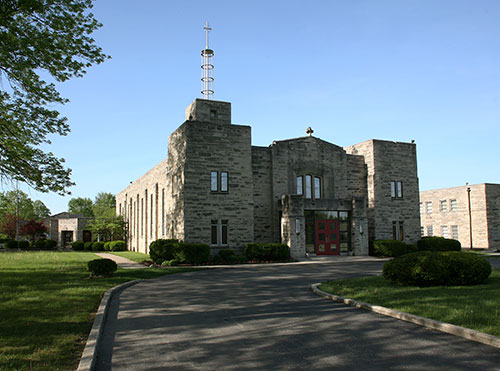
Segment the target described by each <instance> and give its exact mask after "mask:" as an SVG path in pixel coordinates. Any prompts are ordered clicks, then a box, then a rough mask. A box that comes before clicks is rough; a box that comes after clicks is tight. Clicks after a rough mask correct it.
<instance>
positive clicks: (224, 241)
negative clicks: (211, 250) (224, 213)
mask: <svg viewBox="0 0 500 371" xmlns="http://www.w3.org/2000/svg"><path fill="white" fill-rule="evenodd" d="M220 242H221V245H227V220H222V221H221V241H220Z"/></svg>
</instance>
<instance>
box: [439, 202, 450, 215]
mask: <svg viewBox="0 0 500 371" xmlns="http://www.w3.org/2000/svg"><path fill="white" fill-rule="evenodd" d="M439 211H441V212H443V213H445V212H447V211H448V201H446V200H441V201H439Z"/></svg>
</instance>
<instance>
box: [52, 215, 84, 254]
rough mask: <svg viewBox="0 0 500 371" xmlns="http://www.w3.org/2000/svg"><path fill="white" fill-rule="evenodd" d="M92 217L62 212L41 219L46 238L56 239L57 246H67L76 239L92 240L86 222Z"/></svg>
mask: <svg viewBox="0 0 500 371" xmlns="http://www.w3.org/2000/svg"><path fill="white" fill-rule="evenodd" d="M92 219H93V218H86V217H84V216H83V215H81V214H71V213H68V212H62V213H59V214H55V215H52V216H50V217H48V218H45V219H44V220H43V224H45V226H46V227H47V233H48V238H50V239H52V240H55V241H57V246H58V247H69V246H71V243H72V242H73V241H76V240H81V241H84V242H88V241H92V232H90V231H89V230H88V229H87V224H88V223H89V221H90V220H92Z"/></svg>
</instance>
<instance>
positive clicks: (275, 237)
mask: <svg viewBox="0 0 500 371" xmlns="http://www.w3.org/2000/svg"><path fill="white" fill-rule="evenodd" d="M416 170H417V166H416V149H415V145H414V144H410V143H395V142H387V141H379V140H371V141H367V142H364V143H361V144H359V145H356V146H351V147H348V148H345V149H344V148H342V147H339V146H336V145H334V144H331V143H328V142H326V141H323V140H321V139H319V138H316V137H313V136H308V137H302V138H296V139H289V140H283V141H275V142H273V143H272V144H271V145H270V146H269V147H256V146H252V145H251V128H250V127H249V126H243V125H234V124H231V105H230V103H227V102H219V101H211V100H203V99H196V100H195V101H194V102H193V103H192V104H191V105H190V106H189V107H188V108H187V109H186V121H185V122H184V123H183V124H182V125H181V126H180V127H179V128H178V129H177V130H175V131H174V132H173V133H172V134H171V135H170V137H169V138H168V158H167V159H165V160H163V161H162V162H161V163H160V164H158V165H157V166H156V167H154V168H153V169H152V170H151V171H149V172H148V173H146V174H145V175H144V176H142V177H141V178H139V179H138V180H136V181H135V182H132V183H131V184H130V185H129V186H128V187H127V188H125V189H124V190H123V191H122V192H120V193H119V194H118V195H117V197H116V200H117V213H119V214H122V215H124V217H125V219H126V220H127V221H128V225H129V233H128V242H129V248H130V249H132V250H135V251H141V252H148V246H149V243H150V242H151V241H153V240H155V239H158V238H177V239H180V240H184V241H186V242H196V243H207V244H210V245H211V246H212V250H213V253H215V252H216V251H218V249H220V248H228V247H229V248H233V249H235V250H239V251H241V250H242V249H243V247H244V246H245V244H247V243H249V242H258V243H266V242H284V243H287V244H288V245H289V247H290V248H291V253H292V255H293V256H294V257H302V256H304V255H305V254H306V252H307V253H310V254H311V253H318V254H339V253H341V254H350V255H352V254H355V255H366V254H368V243H369V240H372V239H387V238H393V232H394V230H393V223H394V222H396V223H397V225H398V233H399V231H400V229H399V225H400V224H401V225H402V226H404V233H401V236H400V238H401V239H404V240H405V241H408V242H410V243H414V242H416V240H417V239H418V237H419V226H420V218H419V212H418V195H419V194H418V178H417V171H416ZM394 180H397V181H399V182H401V183H402V184H403V186H404V195H401V197H396V198H395V197H391V181H394ZM318 228H326V229H325V230H321V229H318ZM401 228H403V227H401ZM401 231H403V229H401ZM398 238H399V236H398ZM320 241H323V242H321V243H320Z"/></svg>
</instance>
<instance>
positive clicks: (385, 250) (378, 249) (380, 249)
mask: <svg viewBox="0 0 500 371" xmlns="http://www.w3.org/2000/svg"><path fill="white" fill-rule="evenodd" d="M416 251H417V248H416V247H415V246H414V245H407V244H405V243H404V242H403V241H398V240H375V241H373V254H374V255H375V256H392V257H396V256H401V255H404V254H408V253H410V252H416Z"/></svg>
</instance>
